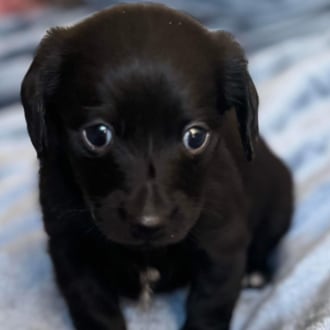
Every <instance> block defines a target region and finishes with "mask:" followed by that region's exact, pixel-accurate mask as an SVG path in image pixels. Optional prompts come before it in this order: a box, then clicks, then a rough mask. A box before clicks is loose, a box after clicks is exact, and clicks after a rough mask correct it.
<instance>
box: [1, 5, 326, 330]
mask: <svg viewBox="0 0 330 330" xmlns="http://www.w3.org/2000/svg"><path fill="white" fill-rule="evenodd" d="M112 2H113V1H112ZM112 2H111V3H112ZM167 3H170V4H172V5H174V6H176V7H177V8H181V9H184V10H186V11H188V12H191V13H192V14H193V15H194V16H196V17H199V18H200V19H201V20H202V21H203V22H204V23H205V24H207V25H208V26H209V27H210V28H226V29H229V30H231V31H233V32H235V34H236V35H237V36H238V38H239V40H240V41H241V42H242V43H243V44H244V45H245V47H246V48H247V49H248V53H249V58H250V69H251V73H252V76H253V78H254V80H255V82H256V85H257V88H258V90H259V94H260V99H261V107H260V126H261V131H262V134H263V135H264V136H265V137H266V140H267V141H268V143H269V144H270V145H271V147H272V148H273V149H274V150H275V151H276V152H277V153H278V154H279V155H280V156H281V157H282V158H283V159H284V160H285V161H286V163H287V164H288V165H289V166H290V168H291V169H292V171H293V173H294V177H295V185H296V204H297V205H296V211H295V215H294V223H293V226H292V228H291V230H290V232H289V233H288V235H287V236H286V238H285V239H284V240H283V241H282V244H281V246H280V248H279V249H278V251H277V254H278V260H279V268H278V271H277V273H276V276H275V280H274V282H273V283H272V284H270V285H268V286H267V287H266V288H265V289H263V290H260V291H257V290H244V291H243V292H242V294H241V297H240V300H239V302H238V304H237V308H236V310H235V314H234V319H233V326H232V328H233V329H234V330H245V329H247V330H281V329H282V330H294V329H298V330H305V329H307V330H327V329H330V298H329V297H330V201H329V199H330V120H329V119H330V118H329V117H330V24H329V22H330V11H329V6H328V1H323V0H314V1H308V0H282V1H280V2H279V1H278V2H271V1H262V0H255V1H252V0H251V1H244V2H243V1H239V0H231V1H229V0H223V1H215V0H214V1H196V0H194V1H191V0H190V1H184V0H180V1H179V0H178V1H174V0H173V1H168V2H167ZM219 3H221V5H219ZM108 4H110V2H106V1H101V0H100V1H96V0H95V1H89V6H88V7H83V8H78V9H75V10H71V11H69V12H63V11H60V10H56V11H54V10H47V11H42V12H38V13H33V14H29V15H27V16H24V17H22V16H21V17H12V18H8V19H2V20H1V21H0V73H1V80H0V106H1V105H2V111H0V329H4V330H7V329H8V330H18V329H19V330H36V329H40V330H57V329H62V330H70V329H71V330H72V325H71V322H70V318H69V316H68V312H67V309H66V306H65V303H64V302H63V300H62V298H61V296H60V294H59V292H58V290H57V288H56V286H55V284H54V280H53V273H52V267H51V263H50V260H49V258H48V256H47V252H46V236H45V234H44V231H43V228H42V222H41V215H40V211H39V207H38V201H37V199H38V198H37V174H36V173H37V162H36V159H35V152H34V150H33V149H32V146H31V144H30V141H29V139H28V136H27V133H26V128H25V122H24V117H23V112H22V108H21V106H20V104H19V103H18V93H19V85H20V82H21V80H22V77H23V74H24V73H25V71H26V70H27V67H28V65H29V63H30V61H31V59H32V52H33V50H34V48H35V46H36V45H37V43H38V42H39V40H40V38H41V37H42V35H43V34H44V32H45V30H46V29H47V28H48V27H49V26H53V25H62V24H69V23H72V22H75V21H77V20H78V19H80V18H81V17H83V16H85V15H87V14H88V13H89V12H91V11H93V10H95V9H99V8H100V7H103V6H105V5H108ZM185 294H186V293H185V291H184V290H182V291H178V292H175V293H173V294H170V295H166V296H160V297H157V298H156V299H155V300H154V302H153V305H152V307H151V310H150V311H148V312H147V313H145V312H142V311H141V310H140V308H139V306H137V305H136V304H134V303H133V302H131V301H123V302H122V304H123V307H124V310H125V316H126V318H127V320H128V323H129V329H130V330H138V329H140V330H149V329H150V330H175V329H178V328H179V324H181V323H182V322H183V320H184V317H185V316H184V300H185ZM219 299H221V297H219Z"/></svg>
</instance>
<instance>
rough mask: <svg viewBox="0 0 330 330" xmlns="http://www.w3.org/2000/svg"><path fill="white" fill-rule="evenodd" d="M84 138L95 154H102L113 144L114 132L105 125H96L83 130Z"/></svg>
mask: <svg viewBox="0 0 330 330" xmlns="http://www.w3.org/2000/svg"><path fill="white" fill-rule="evenodd" d="M82 138H83V141H84V143H85V145H86V147H87V148H88V149H90V150H91V151H93V152H102V151H104V150H105V149H106V148H107V147H108V146H109V145H110V143H111V140H112V131H111V128H110V127H109V126H107V125H105V124H95V125H91V126H88V127H85V128H84V129H83V130H82Z"/></svg>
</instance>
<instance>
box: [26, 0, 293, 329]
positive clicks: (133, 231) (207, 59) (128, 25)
mask: <svg viewBox="0 0 330 330" xmlns="http://www.w3.org/2000/svg"><path fill="white" fill-rule="evenodd" d="M22 100H23V105H24V109H25V115H26V120H27V125H28V131H29V134H30V136H31V140H32V143H33V145H34V147H35V148H36V150H37V153H38V157H39V160H40V200H41V206H42V211H43V216H44V223H45V228H46V231H47V233H48V235H49V252H50V255H51V258H52V260H53V263H54V267H55V272H56V277H57V281H58V284H59V287H60V289H61V291H62V293H63V295H64V297H65V299H66V301H67V304H68V306H69V309H70V312H71V315H72V318H73V321H74V324H75V326H76V329H79V330H87V329H88V330H106V329H107V330H119V329H125V328H126V327H125V322H124V319H123V315H122V313H121V311H120V307H119V298H120V297H121V296H128V297H132V298H138V297H141V296H142V297H144V300H146V299H148V298H149V297H148V294H150V292H151V290H154V291H155V292H163V291H168V290H172V289H174V288H177V287H180V286H183V285H186V284H187V283H189V284H190V293H189V297H188V300H187V319H186V322H185V324H184V326H183V328H182V329H184V330H220V329H228V328H229V325H230V319H231V315H232V311H233V307H234V304H235V302H236V299H237V297H238V295H239V292H240V287H241V282H242V278H243V275H244V273H248V274H253V273H255V272H259V273H262V274H263V275H264V276H266V277H269V275H270V268H269V262H268V256H269V254H270V252H271V251H272V250H273V248H274V247H275V245H276V244H277V242H278V241H279V240H280V238H281V237H282V235H283V234H284V233H285V231H286V230H287V228H288V226H289V223H290V216H291V212H292V181H291V176H290V174H289V172H288V170H287V169H286V167H285V166H284V165H283V164H282V163H281V162H280V160H279V159H278V158H276V157H275V156H274V155H273V154H272V153H271V152H270V150H269V149H268V148H267V146H266V145H265V144H264V142H263V141H262V140H259V142H257V137H258V124H257V122H258V120H257V109H258V96H257V92H256V89H255V87H254V85H253V82H252V80H251V78H250V76H249V73H248V71H247V61H246V59H245V56H244V53H243V51H242V49H241V48H240V46H239V45H238V44H237V43H236V42H235V41H234V40H233V38H232V37H231V36H230V35H229V34H227V33H225V32H222V31H219V32H209V31H208V30H206V29H205V28H203V27H202V26H201V25H200V24H199V23H198V22H196V21H195V20H193V19H191V18H190V17H188V16H186V15H183V14H181V13H177V12H176V11H174V10H171V9H168V8H166V7H164V6H160V5H153V4H139V5H122V6H116V7H114V8H112V9H110V10H106V11H103V12H100V13H98V14H96V15H94V16H93V17H91V18H88V19H87V20H85V21H83V22H82V23H80V24H77V25H75V26H73V27H69V28H56V29H53V30H51V31H50V32H49V33H48V35H47V36H46V37H45V39H44V40H43V41H42V42H41V45H40V47H39V49H38V52H37V55H36V57H35V59H34V61H33V63H32V65H31V67H30V69H29V71H28V73H27V75H26V77H25V79H24V82H23V86H22ZM242 146H243V147H242ZM254 155H255V160H254V161H252V162H250V160H252V158H254Z"/></svg>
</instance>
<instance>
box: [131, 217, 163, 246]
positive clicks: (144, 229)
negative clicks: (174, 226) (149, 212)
mask: <svg viewBox="0 0 330 330" xmlns="http://www.w3.org/2000/svg"><path fill="white" fill-rule="evenodd" d="M144 218H145V219H144ZM144 218H141V221H139V222H138V223H135V224H134V225H132V228H131V232H132V236H133V237H135V238H139V239H143V240H148V239H155V238H157V236H159V235H160V234H161V231H162V225H161V221H160V219H158V218H153V217H150V218H149V217H144Z"/></svg>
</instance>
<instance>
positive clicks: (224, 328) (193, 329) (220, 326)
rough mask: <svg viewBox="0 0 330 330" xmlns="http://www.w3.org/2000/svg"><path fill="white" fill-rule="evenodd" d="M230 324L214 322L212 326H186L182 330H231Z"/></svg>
mask: <svg viewBox="0 0 330 330" xmlns="http://www.w3.org/2000/svg"><path fill="white" fill-rule="evenodd" d="M229 329H230V324H229V323H228V322H222V321H219V322H214V323H212V324H207V323H205V324H202V323H200V324H185V325H184V326H183V327H182V328H181V330H229Z"/></svg>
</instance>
